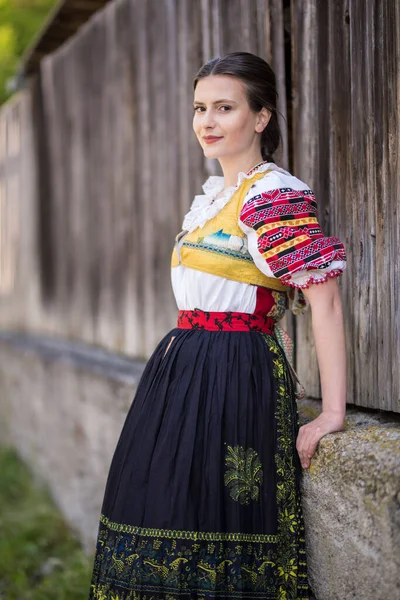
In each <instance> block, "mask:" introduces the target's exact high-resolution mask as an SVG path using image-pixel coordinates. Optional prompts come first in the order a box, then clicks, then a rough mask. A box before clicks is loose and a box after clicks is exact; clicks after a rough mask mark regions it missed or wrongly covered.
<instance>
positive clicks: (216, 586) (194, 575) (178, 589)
mask: <svg viewBox="0 0 400 600" xmlns="http://www.w3.org/2000/svg"><path fill="white" fill-rule="evenodd" d="M262 335H263V338H264V340H265V342H266V344H267V345H268V348H269V350H270V351H271V353H272V360H273V374H274V379H275V381H276V391H277V404H276V411H275V418H276V428H277V429H276V431H277V442H276V452H275V455H274V460H275V465H276V484H277V487H276V503H277V512H278V522H277V532H276V534H275V535H268V534H245V533H235V532H232V533H223V532H221V533H215V532H193V531H179V530H161V529H149V528H141V527H136V526H133V525H126V524H123V523H113V522H110V521H109V519H108V518H107V517H106V516H105V515H102V516H101V519H100V524H99V533H98V541H97V547H96V553H95V562H94V569H93V579H92V585H91V592H90V596H89V598H90V600H158V599H159V598H170V599H172V598H173V599H174V600H178V598H182V599H184V598H190V597H193V596H194V595H195V597H197V598H202V599H203V600H215V599H217V598H219V599H223V600H227V599H228V598H229V599H231V600H233V599H235V598H237V599H239V598H240V599H247V600H256V599H258V600H259V599H260V598H265V599H266V600H268V599H269V600H308V582H307V567H306V558H305V540H304V523H303V516H302V510H301V502H300V490H299V483H298V481H297V479H296V477H297V475H296V469H295V464H294V455H295V441H296V436H297V431H298V425H299V421H298V415H297V408H296V404H295V401H294V398H293V390H292V384H291V380H290V376H289V373H288V369H287V364H286V361H285V357H284V354H283V352H282V350H281V349H280V347H279V344H278V343H277V341H276V339H275V338H274V336H272V335H269V334H262ZM228 451H229V454H228V456H229V457H232V462H231V460H229V466H231V464H232V465H233V468H232V470H234V471H235V473H239V475H240V474H242V473H243V470H244V471H246V467H245V466H244V465H243V464H242V463H241V462H240V461H242V460H245V459H246V457H247V458H248V459H250V460H249V461H248V464H249V465H250V467H248V469H249V471H248V472H249V475H250V476H249V478H247V479H246V486H247V490H248V494H250V495H251V494H253V497H254V499H256V495H257V493H258V491H257V492H256V491H255V489H254V488H255V487H257V490H258V487H259V486H261V485H262V477H261V475H257V473H260V474H261V471H262V470H261V465H260V464H258V462H257V460H255V459H256V458H257V457H255V456H254V455H253V454H252V449H247V452H246V451H245V450H244V449H243V448H241V447H240V446H239V447H232V453H231V451H230V450H229V447H228ZM245 462H246V460H245ZM238 465H239V466H238ZM232 481H234V479H232ZM239 496H240V492H239ZM239 496H238V498H239ZM242 497H243V498H245V495H244V496H242ZM239 502H240V500H239ZM246 510H247V509H246Z"/></svg>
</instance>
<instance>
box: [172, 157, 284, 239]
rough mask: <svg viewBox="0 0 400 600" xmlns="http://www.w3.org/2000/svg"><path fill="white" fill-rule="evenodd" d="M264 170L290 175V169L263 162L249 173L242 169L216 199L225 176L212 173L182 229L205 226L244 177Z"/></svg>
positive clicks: (195, 198) (197, 196)
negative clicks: (234, 182)
mask: <svg viewBox="0 0 400 600" xmlns="http://www.w3.org/2000/svg"><path fill="white" fill-rule="evenodd" d="M264 171H279V172H280V173H283V174H285V175H290V173H288V171H285V170H284V169H281V168H280V167H278V166H277V165H276V164H275V163H269V162H263V163H260V165H257V166H256V167H253V168H252V169H250V171H248V172H247V173H244V172H243V171H240V172H239V173H238V179H237V183H236V185H232V186H230V187H228V188H226V190H225V193H224V194H222V196H220V197H219V198H217V199H215V198H216V196H217V195H218V194H219V193H220V192H221V191H222V190H223V189H224V178H223V177H221V176H220V175H210V177H209V178H208V179H207V180H206V181H205V182H204V184H203V185H202V186H201V187H202V189H203V192H204V194H198V195H196V196H195V197H194V200H193V202H192V204H191V206H190V210H189V212H188V213H187V214H186V215H185V217H184V219H183V224H182V229H183V230H185V231H187V232H188V233H190V232H192V231H194V230H195V229H197V227H203V226H204V224H205V223H207V221H209V220H210V219H212V218H214V217H215V216H216V215H217V214H218V213H219V211H220V210H221V209H222V208H223V207H224V206H225V204H227V202H228V201H229V200H230V199H231V198H232V196H233V194H234V192H235V191H236V190H237V189H238V187H239V186H240V184H241V183H242V181H243V180H244V179H251V177H253V175H254V174H255V173H263V172H264ZM214 199H215V201H214Z"/></svg>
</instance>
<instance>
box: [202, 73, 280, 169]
mask: <svg viewBox="0 0 400 600" xmlns="http://www.w3.org/2000/svg"><path fill="white" fill-rule="evenodd" d="M193 108H194V116H193V129H194V131H195V133H196V136H197V139H198V140H199V143H200V145H201V147H202V148H203V151H204V154H205V156H207V158H218V159H220V158H223V157H227V156H228V155H229V156H233V155H243V154H246V153H248V152H249V151H254V150H257V149H258V150H259V148H260V134H261V132H262V131H263V129H264V128H265V127H266V125H267V124H268V121H269V117H270V113H269V112H268V111H267V110H266V109H265V108H263V109H262V111H261V112H260V113H254V112H252V111H251V110H250V107H249V105H248V103H247V98H246V95H245V88H244V84H243V83H242V82H241V81H240V80H239V79H237V78H236V77H233V76H231V75H209V76H207V77H204V78H203V79H200V80H199V81H198V83H197V86H196V89H195V93H194V102H193ZM207 136H214V137H215V138H217V139H216V140H215V141H212V142H211V143H210V142H208V143H207V141H206V139H205V138H206V137H207Z"/></svg>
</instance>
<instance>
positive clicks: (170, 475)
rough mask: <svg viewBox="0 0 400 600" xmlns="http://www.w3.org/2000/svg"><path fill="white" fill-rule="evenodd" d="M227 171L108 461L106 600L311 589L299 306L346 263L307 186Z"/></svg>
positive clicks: (279, 595) (97, 593)
mask: <svg viewBox="0 0 400 600" xmlns="http://www.w3.org/2000/svg"><path fill="white" fill-rule="evenodd" d="M223 189H224V180H223V177H218V176H211V177H209V178H208V179H207V181H206V182H205V183H204V185H203V192H204V194H201V195H198V196H195V198H194V200H193V203H192V205H191V208H190V211H189V212H188V214H187V215H186V216H185V218H184V221H183V226H182V231H181V232H180V233H179V234H178V235H177V237H176V240H175V245H174V248H173V253H172V260H171V281H172V288H173V292H174V295H175V299H176V303H177V308H178V316H177V324H176V327H175V328H173V329H172V330H171V331H170V332H169V333H168V334H167V335H165V337H164V338H163V339H162V340H161V341H160V342H159V344H158V346H157V347H156V349H155V350H154V353H153V354H152V356H151V358H150V359H149V361H148V363H147V365H146V367H145V370H144V372H143V375H142V377H141V380H140V382H139V385H138V388H137V391H136V395H135V398H134V401H133V402H132V405H131V407H130V409H129V412H128V415H127V417H126V421H125V424H124V427H123V429H122V433H121V436H120V439H119V442H118V445H117V447H116V450H115V453H114V457H113V460H112V463H111V467H110V472H109V475H108V480H107V485H106V490H105V495H104V501H103V506H102V510H101V516H100V523H99V531H98V540H97V547H96V554H95V561H94V569H93V577H92V585H91V590H90V597H89V598H90V599H97V600H134V599H135V600H136V599H137V600H139V599H140V600H158V599H161V598H164V599H168V600H173V599H181V598H182V599H183V598H185V599H200V598H201V599H203V600H211V599H219V600H232V599H246V600H256V599H257V600H261V599H270V600H272V599H274V600H275V599H279V600H308V596H309V592H310V590H309V586H308V577H307V561H306V553H305V540H304V523H303V513H302V506H301V497H300V478H301V464H300V459H299V456H298V453H297V450H296V438H297V433H298V428H299V421H298V412H297V403H296V398H297V397H300V396H301V394H302V393H304V392H302V390H301V386H300V383H299V382H298V379H297V376H296V373H295V372H294V370H293V365H292V364H291V348H290V345H289V344H288V342H290V340H288V336H287V334H286V333H285V332H284V331H283V330H282V328H280V326H279V325H278V322H279V320H280V319H281V318H282V317H283V316H284V314H285V311H286V309H290V310H291V311H292V312H293V313H294V314H302V313H304V312H305V311H306V310H307V309H308V302H307V300H306V298H305V297H304V294H303V293H302V291H301V290H302V288H306V287H308V286H309V285H310V283H323V282H325V281H327V279H328V277H336V276H339V275H340V274H341V273H342V272H343V271H344V269H345V267H346V254H345V249H344V246H343V244H342V242H341V241H340V240H339V239H338V238H336V237H328V236H325V235H324V233H323V232H322V230H321V227H320V226H319V224H318V220H317V218H318V213H317V204H316V200H315V197H314V195H313V192H312V191H311V190H310V189H309V188H308V186H307V185H306V184H304V183H303V182H302V181H300V180H299V179H297V178H296V177H294V176H292V175H291V174H290V173H288V172H287V171H285V170H283V169H281V168H279V167H277V166H276V165H275V164H274V163H268V162H262V163H260V164H259V165H256V166H255V167H253V168H252V169H251V170H250V171H249V172H248V173H243V172H240V173H239V175H238V180H237V184H236V186H232V187H230V188H227V189H226V190H225V191H224V192H223V193H222V195H220V197H217V196H218V193H219V192H221V191H223Z"/></svg>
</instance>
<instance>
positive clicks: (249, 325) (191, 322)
mask: <svg viewBox="0 0 400 600" xmlns="http://www.w3.org/2000/svg"><path fill="white" fill-rule="evenodd" d="M176 326H177V327H179V328H181V329H207V330H209V331H250V330H252V331H258V332H267V333H272V332H273V330H274V327H275V320H274V319H272V317H268V316H267V315H256V314H249V313H241V312H232V311H228V312H208V311H204V310H201V309H200V308H196V309H195V310H180V311H179V312H178V320H177V325H176Z"/></svg>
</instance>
